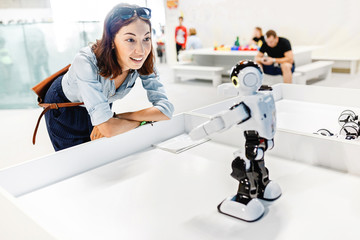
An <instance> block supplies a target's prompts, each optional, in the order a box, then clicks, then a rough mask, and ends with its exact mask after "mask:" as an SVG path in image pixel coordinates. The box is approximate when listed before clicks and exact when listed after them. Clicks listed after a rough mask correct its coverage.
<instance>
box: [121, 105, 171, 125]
mask: <svg viewBox="0 0 360 240" xmlns="http://www.w3.org/2000/svg"><path fill="white" fill-rule="evenodd" d="M116 117H117V118H119V119H127V120H133V121H139V122H141V121H161V120H169V118H168V117H167V116H166V115H165V114H163V113H162V112H161V111H160V110H159V109H157V108H156V107H149V108H145V109H142V110H139V111H136V112H126V113H119V114H116Z"/></svg>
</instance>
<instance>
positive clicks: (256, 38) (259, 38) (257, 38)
mask: <svg viewBox="0 0 360 240" xmlns="http://www.w3.org/2000/svg"><path fill="white" fill-rule="evenodd" d="M264 42H265V37H264V35H263V33H262V29H261V27H255V29H254V35H253V38H252V39H251V42H250V45H256V46H258V47H261V46H262V45H263V43H264Z"/></svg>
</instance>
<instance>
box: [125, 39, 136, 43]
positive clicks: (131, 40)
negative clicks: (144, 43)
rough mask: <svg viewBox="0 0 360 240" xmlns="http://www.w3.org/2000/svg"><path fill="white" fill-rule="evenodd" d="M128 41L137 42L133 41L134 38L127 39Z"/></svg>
mask: <svg viewBox="0 0 360 240" xmlns="http://www.w3.org/2000/svg"><path fill="white" fill-rule="evenodd" d="M126 41H127V42H135V40H134V39H132V38H129V39H127V40H126Z"/></svg>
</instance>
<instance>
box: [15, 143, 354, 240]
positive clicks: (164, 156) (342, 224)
mask: <svg viewBox="0 0 360 240" xmlns="http://www.w3.org/2000/svg"><path fill="white" fill-rule="evenodd" d="M275 144H276V143H275ZM235 150H236V148H233V147H228V146H225V145H222V144H218V143H214V142H207V143H204V144H202V145H200V146H198V147H196V148H193V149H191V150H189V151H186V152H183V153H181V154H172V153H169V152H165V151H162V150H159V149H149V150H147V151H144V152H140V153H137V154H134V155H131V156H129V157H126V158H123V159H120V160H118V161H116V162H113V163H110V164H108V165H105V166H102V167H99V168H96V169H94V170H91V171H89V172H86V173H83V174H81V175H78V176H75V177H72V178H70V179H67V180H64V181H62V182H59V183H57V184H54V185H52V186H49V187H46V188H43V189H41V190H38V191H35V192H33V193H30V194H27V195H24V196H22V197H20V198H18V201H19V204H20V205H21V206H22V207H23V208H24V209H25V211H26V212H27V213H29V214H30V216H32V217H33V218H34V219H35V220H36V221H37V222H39V223H40V224H41V225H42V226H43V227H45V229H47V230H49V231H50V232H51V233H53V234H54V235H55V236H57V237H58V238H59V239H62V240H65V239H87V240H90V239H107V240H110V239H157V240H158V239H284V240H288V239H292V240H293V239H301V240H303V239H359V237H360V233H359V231H358V230H357V227H358V225H359V223H360V205H359V202H360V190H359V189H360V178H359V177H355V176H351V175H347V174H344V173H340V172H335V171H332V170H328V169H324V168H318V167H314V166H310V165H306V164H302V163H298V162H292V161H288V160H284V159H279V158H275V157H271V156H266V165H267V167H268V168H269V170H270V177H271V179H273V180H275V181H277V182H278V183H279V184H280V186H281V188H282V191H283V195H282V196H281V197H280V198H279V199H278V200H276V201H274V202H265V201H263V203H264V205H265V208H266V212H265V215H264V216H263V218H262V219H260V220H259V221H257V222H254V223H247V222H243V221H240V220H237V219H234V218H231V217H228V216H225V215H222V214H220V213H218V211H217V208H216V207H217V205H218V204H219V203H220V202H221V201H222V200H223V199H224V198H226V197H227V196H229V195H233V194H235V193H236V190H237V186H238V183H237V182H236V180H234V179H232V178H231V177H230V173H231V162H232V159H233V157H232V152H233V151H235Z"/></svg>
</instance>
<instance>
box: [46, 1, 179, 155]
mask: <svg viewBox="0 0 360 240" xmlns="http://www.w3.org/2000/svg"><path fill="white" fill-rule="evenodd" d="M150 18H151V10H150V9H149V8H144V7H138V6H136V5H129V4H118V5H116V6H115V7H114V8H113V9H112V10H111V11H110V12H109V13H108V14H107V16H106V18H105V22H104V30H103V35H102V38H101V39H100V40H97V41H96V43H95V44H93V45H92V46H88V47H85V48H83V49H81V50H80V52H79V53H78V54H77V55H76V56H75V58H74V60H73V62H72V65H71V67H70V68H69V71H68V72H67V73H66V74H65V75H63V76H60V77H58V78H57V79H56V80H55V81H54V82H53V83H52V85H51V87H50V88H49V90H48V91H47V93H46V96H45V100H44V102H48V103H60V102H84V105H83V106H77V107H64V108H59V109H52V110H50V111H48V112H46V114H45V118H46V127H47V130H48V133H49V136H50V139H51V142H52V144H53V146H54V149H55V150H56V151H58V150H61V149H65V148H68V147H71V146H74V145H77V144H81V143H84V142H87V141H90V139H97V138H100V137H103V136H105V137H112V136H114V135H117V134H120V133H124V132H126V131H129V130H131V129H134V128H136V127H138V126H139V125H140V124H141V123H142V122H143V121H160V120H168V119H170V118H171V117H172V114H173V111H174V108H173V105H172V104H171V103H170V102H169V100H168V98H167V96H166V93H165V91H164V86H163V85H162V83H161V82H160V80H159V75H158V72H157V71H156V70H155V66H154V64H155V60H154V54H153V48H152V43H151V23H150ZM138 77H139V78H140V79H141V82H142V85H143V87H144V89H146V91H147V96H148V99H149V101H150V102H151V103H152V105H153V106H152V107H149V108H145V109H142V110H138V111H134V112H124V113H114V112H112V111H111V105H112V102H114V101H115V100H118V99H121V98H123V97H124V96H125V95H126V94H128V93H129V92H130V90H131V89H132V88H133V86H134V84H135V80H136V79H137V78H138Z"/></svg>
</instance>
